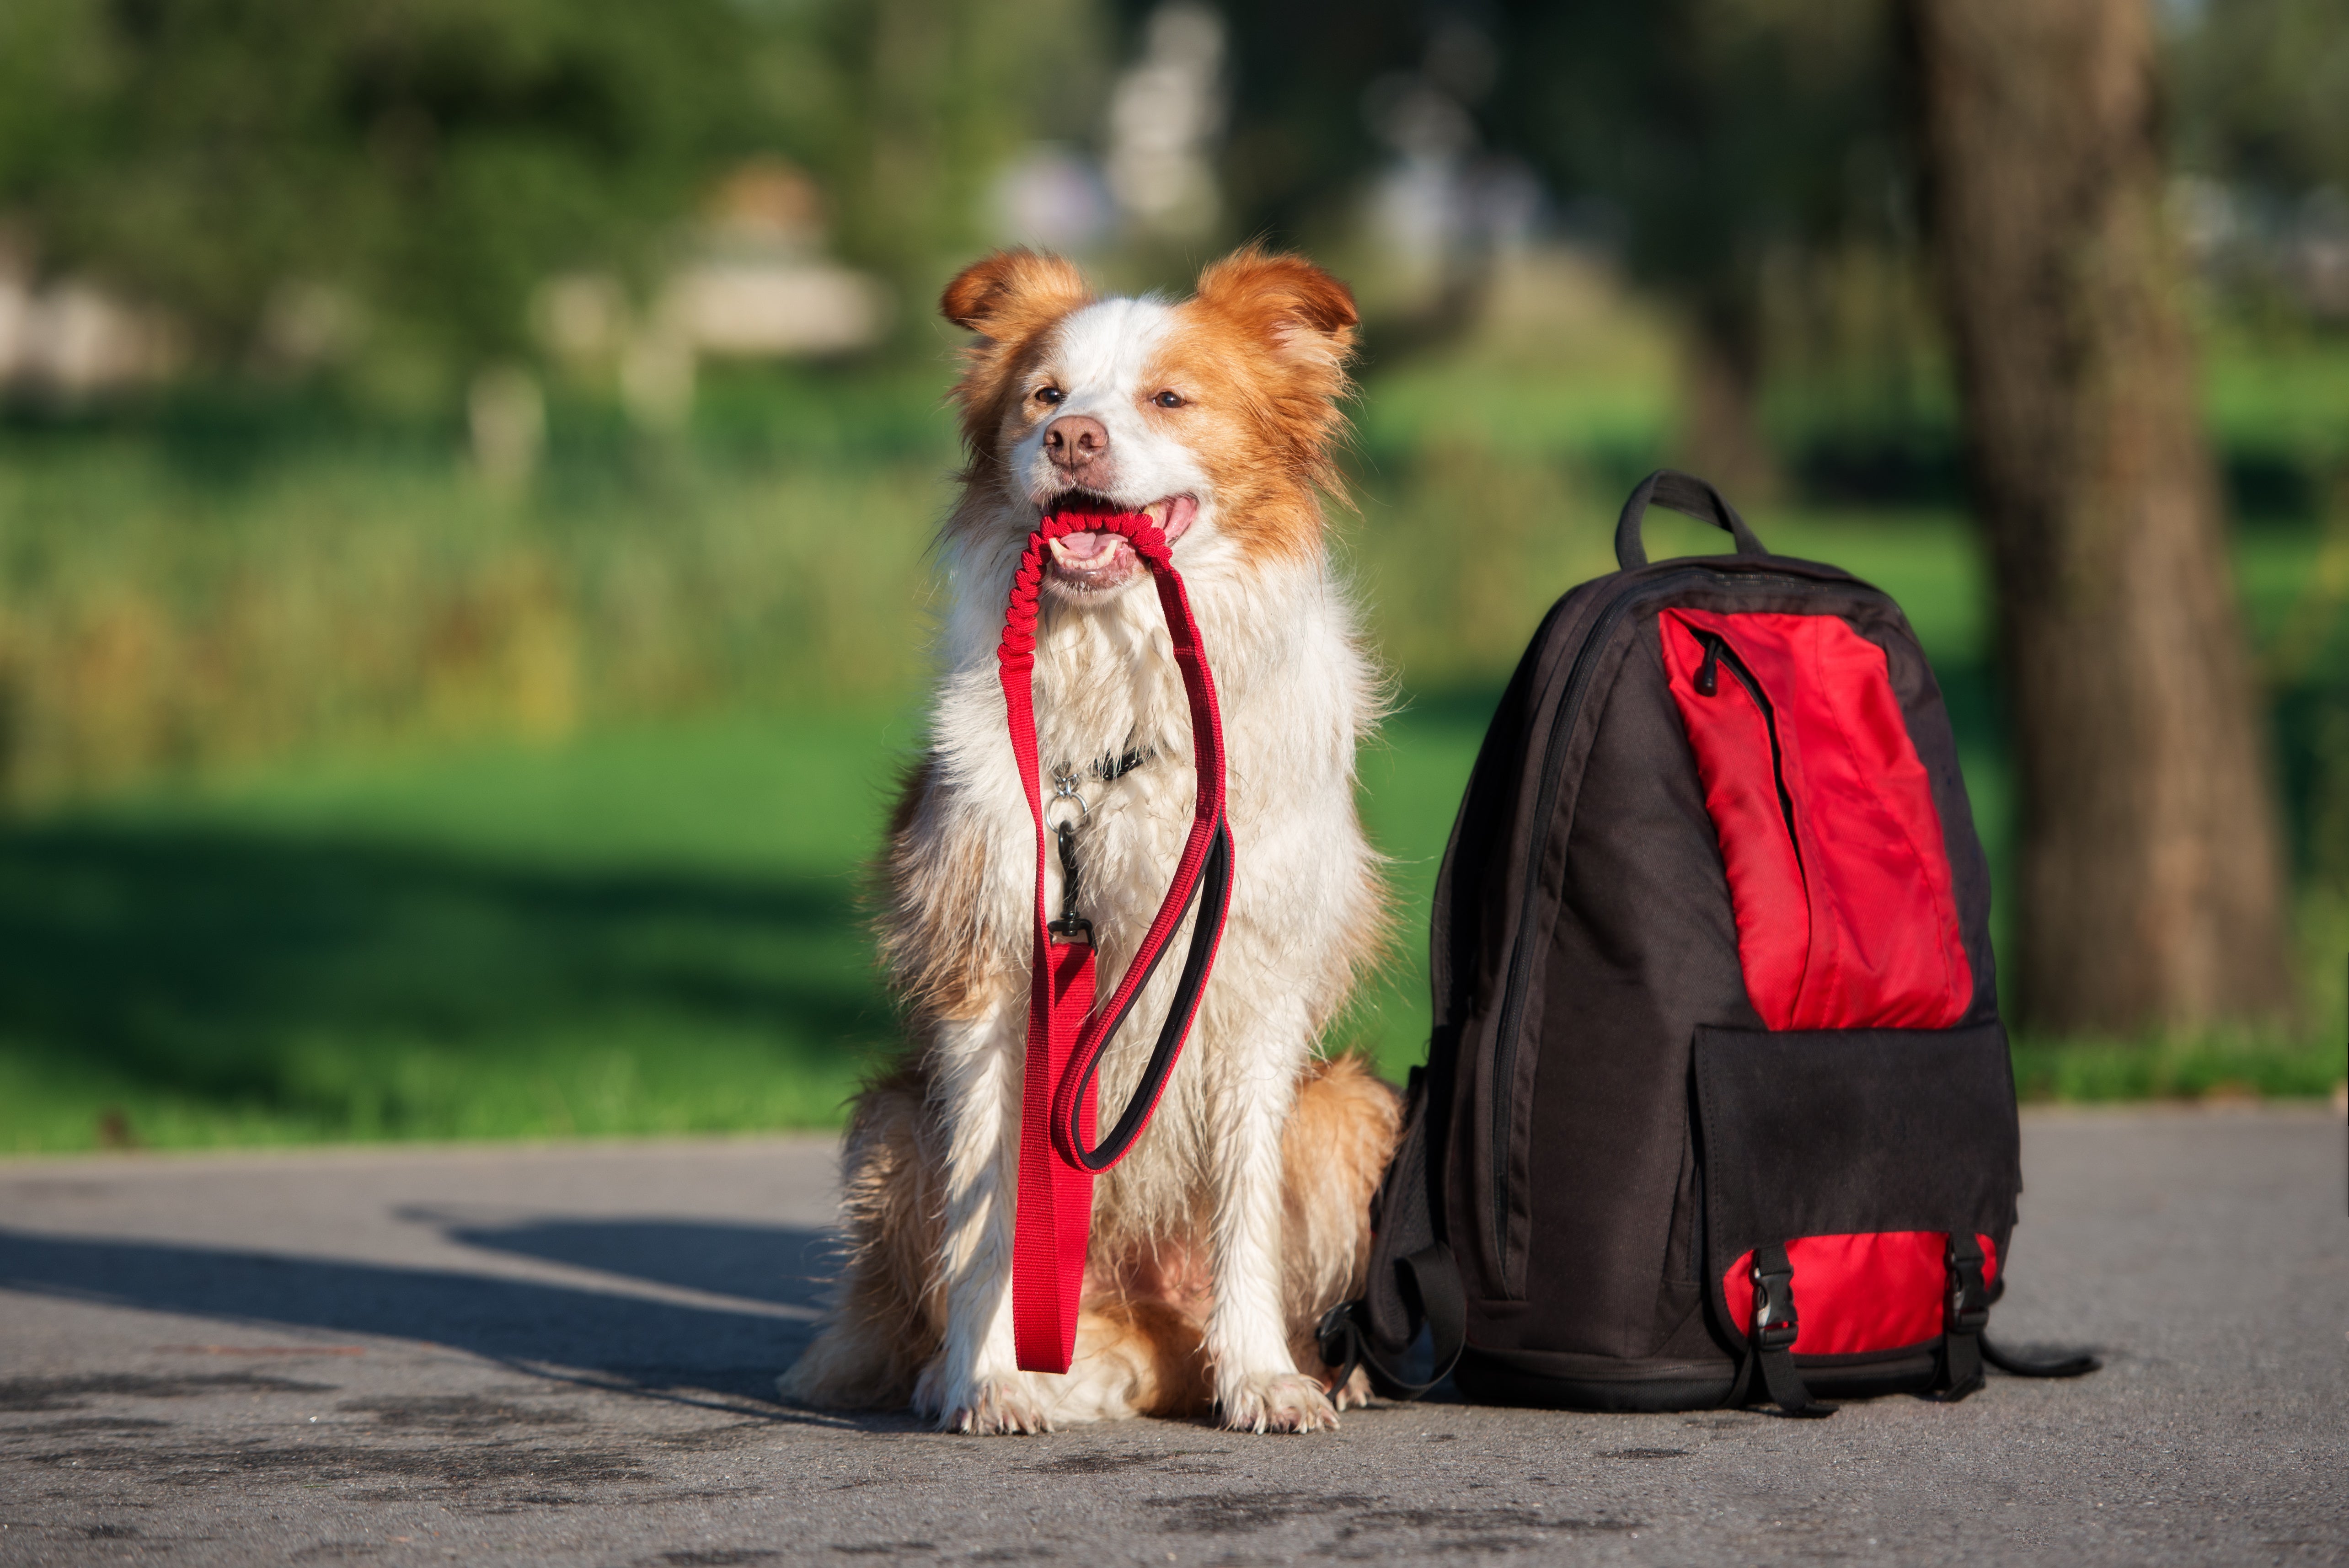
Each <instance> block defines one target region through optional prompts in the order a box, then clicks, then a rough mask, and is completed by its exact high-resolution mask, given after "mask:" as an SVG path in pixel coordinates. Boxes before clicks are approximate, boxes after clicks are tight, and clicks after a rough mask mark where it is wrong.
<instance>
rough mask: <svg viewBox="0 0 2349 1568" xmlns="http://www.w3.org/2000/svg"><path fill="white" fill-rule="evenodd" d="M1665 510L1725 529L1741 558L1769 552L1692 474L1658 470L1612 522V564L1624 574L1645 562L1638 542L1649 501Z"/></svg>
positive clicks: (1733, 510) (1717, 495)
mask: <svg viewBox="0 0 2349 1568" xmlns="http://www.w3.org/2000/svg"><path fill="white" fill-rule="evenodd" d="M1651 501H1652V502H1653V503H1654V504H1656V505H1657V506H1661V507H1668V508H1670V509H1671V510H1672V511H1677V512H1680V513H1682V515H1683V516H1687V517H1692V518H1695V519H1696V520H1697V521H1699V522H1709V523H1711V524H1713V526H1714V527H1715V528H1718V529H1722V530H1724V531H1727V532H1728V534H1729V535H1730V537H1731V538H1733V539H1734V540H1736V541H1737V553H1738V554H1740V555H1767V554H1769V553H1770V552H1769V550H1768V549H1767V548H1765V547H1764V544H1763V543H1762V542H1761V540H1759V539H1757V538H1755V537H1754V531H1753V530H1752V529H1750V528H1748V527H1746V526H1745V520H1744V518H1742V517H1740V516H1738V515H1737V509H1736V508H1735V507H1733V506H1732V505H1730V504H1729V503H1728V502H1727V501H1725V500H1723V499H1722V498H1721V492H1720V491H1719V490H1715V489H1713V487H1712V486H1711V485H1709V484H1707V483H1705V481H1704V480H1701V479H1699V478H1697V477H1696V476H1695V475H1694V474H1684V473H1682V472H1681V471H1680V470H1679V469H1657V470H1656V471H1655V472H1654V473H1651V474H1650V475H1649V476H1648V477H1647V478H1646V479H1643V480H1640V483H1639V486H1638V488H1637V489H1635V490H1632V491H1631V499H1630V500H1627V501H1625V502H1624V503H1623V515H1622V516H1621V517H1620V518H1619V519H1617V520H1616V523H1615V563H1616V564H1617V565H1618V566H1620V567H1621V568H1622V569H1623V570H1624V571H1626V572H1632V571H1636V570H1638V569H1639V568H1640V567H1642V566H1645V565H1646V564H1647V563H1648V547H1647V546H1646V545H1644V544H1642V543H1640V519H1641V518H1643V517H1645V516H1647V514H1648V506H1649V503H1650V502H1651Z"/></svg>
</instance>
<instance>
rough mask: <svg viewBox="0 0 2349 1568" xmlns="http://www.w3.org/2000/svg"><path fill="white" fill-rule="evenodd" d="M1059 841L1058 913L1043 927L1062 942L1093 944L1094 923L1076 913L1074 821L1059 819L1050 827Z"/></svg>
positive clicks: (1075, 837)
mask: <svg viewBox="0 0 2349 1568" xmlns="http://www.w3.org/2000/svg"><path fill="white" fill-rule="evenodd" d="M1053 831H1054V833H1055V835H1056V836H1057V837H1058V838H1059V839H1060V841H1061V917H1060V918H1059V919H1058V920H1055V921H1053V922H1051V923H1049V924H1048V925H1046V926H1045V927H1044V929H1045V930H1046V931H1049V932H1050V933H1051V934H1052V940H1053V941H1055V942H1058V943H1061V944H1064V945H1068V944H1076V943H1080V942H1081V943H1083V944H1085V945H1086V946H1087V947H1091V946H1092V945H1093V923H1092V921H1090V920H1087V919H1086V918H1085V917H1084V916H1083V915H1081V914H1079V913H1077V825H1076V824H1075V823H1074V822H1062V823H1061V825H1060V826H1059V827H1058V828H1056V829H1055V830H1053Z"/></svg>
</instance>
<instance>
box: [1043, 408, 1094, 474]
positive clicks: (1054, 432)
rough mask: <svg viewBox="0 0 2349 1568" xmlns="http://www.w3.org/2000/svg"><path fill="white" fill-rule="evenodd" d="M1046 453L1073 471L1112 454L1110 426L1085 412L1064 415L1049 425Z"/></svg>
mask: <svg viewBox="0 0 2349 1568" xmlns="http://www.w3.org/2000/svg"><path fill="white" fill-rule="evenodd" d="M1044 455H1045V456H1046V457H1048V458H1050V459H1052V466H1053V467H1055V468H1061V469H1068V470H1069V471H1070V472H1071V473H1072V474H1073V473H1075V472H1077V471H1078V470H1079V469H1084V468H1087V467H1089V466H1091V465H1092V464H1093V463H1096V462H1098V461H1100V460H1101V459H1103V458H1105V457H1107V456H1108V455H1109V428H1108V427H1107V426H1105V425H1103V424H1102V422H1101V421H1100V420H1099V419H1090V418H1086V417H1085V416H1084V415H1082V414H1063V415H1062V416H1061V418H1057V419H1055V420H1053V421H1052V422H1051V424H1050V425H1049V426H1047V427H1046V428H1045V430H1044Z"/></svg>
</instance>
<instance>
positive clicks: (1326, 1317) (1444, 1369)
mask: <svg viewBox="0 0 2349 1568" xmlns="http://www.w3.org/2000/svg"><path fill="white" fill-rule="evenodd" d="M1395 1274H1396V1276H1397V1283H1398V1284H1402V1286H1403V1306H1404V1310H1405V1311H1406V1312H1407V1313H1409V1314H1410V1315H1411V1317H1412V1318H1413V1321H1414V1322H1418V1323H1424V1324H1426V1325H1427V1331H1428V1340H1429V1350H1430V1352H1431V1354H1430V1356H1429V1358H1428V1359H1429V1363H1430V1367H1431V1370H1430V1373H1429V1376H1428V1378H1427V1380H1426V1381H1425V1382H1423V1383H1414V1382H1413V1381H1411V1380H1410V1379H1409V1378H1407V1377H1403V1376H1402V1373H1400V1372H1398V1371H1396V1370H1395V1369H1394V1368H1393V1367H1390V1366H1388V1365H1387V1363H1386V1362H1385V1360H1383V1359H1382V1358H1381V1357H1380V1355H1379V1353H1378V1350H1377V1348H1376V1347H1375V1346H1374V1345H1373V1344H1372V1343H1371V1336H1370V1333H1369V1329H1368V1318H1369V1314H1370V1303H1369V1302H1367V1301H1341V1302H1340V1303H1339V1304H1338V1305H1335V1306H1333V1307H1331V1308H1330V1310H1329V1311H1327V1312H1325V1313H1323V1314H1322V1315H1321V1322H1320V1324H1319V1326H1317V1327H1316V1328H1315V1329H1314V1331H1313V1337H1314V1342H1315V1346H1316V1347H1317V1348H1318V1349H1319V1351H1320V1352H1321V1359H1322V1362H1323V1363H1324V1364H1325V1365H1327V1366H1328V1367H1329V1368H1330V1392H1332V1393H1335V1392H1337V1391H1338V1390H1339V1389H1340V1388H1343V1387H1345V1386H1346V1381H1347V1379H1348V1378H1350V1377H1353V1375H1354V1368H1355V1367H1368V1368H1369V1369H1370V1374H1371V1387H1373V1388H1376V1389H1377V1390H1378V1391H1379V1392H1380V1393H1381V1394H1382V1395H1384V1396H1385V1397H1386V1398H1390V1399H1416V1398H1419V1397H1420V1396H1421V1395H1423V1394H1425V1393H1427V1392H1428V1391H1429V1390H1430V1389H1432V1388H1433V1387H1435V1386H1436V1385H1437V1384H1439V1383H1441V1382H1443V1381H1444V1379H1445V1378H1446V1377H1451V1376H1452V1369H1453V1368H1454V1367H1456V1366H1458V1365H1459V1363H1460V1353H1461V1352H1462V1351H1463V1350H1464V1349H1466V1348H1467V1346H1468V1295H1467V1292H1466V1291H1465V1290H1464V1289H1463V1288H1462V1287H1461V1284H1460V1269H1459V1266H1458V1265H1457V1264H1454V1262H1453V1259H1452V1249H1451V1248H1450V1247H1447V1246H1445V1245H1444V1243H1442V1242H1437V1243H1434V1244H1433V1245H1431V1246H1425V1247H1422V1248H1421V1249H1420V1250H1419V1251H1417V1252H1415V1253H1412V1254H1411V1255H1410V1256H1409V1257H1403V1258H1397V1259H1396V1260H1395Z"/></svg>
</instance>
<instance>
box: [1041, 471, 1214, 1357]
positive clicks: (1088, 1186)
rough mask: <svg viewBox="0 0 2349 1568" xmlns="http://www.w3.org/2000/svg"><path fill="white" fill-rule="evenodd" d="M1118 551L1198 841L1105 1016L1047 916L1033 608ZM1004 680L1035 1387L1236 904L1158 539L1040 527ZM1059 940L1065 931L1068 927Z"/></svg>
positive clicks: (1139, 530) (1207, 724) (1206, 732)
mask: <svg viewBox="0 0 2349 1568" xmlns="http://www.w3.org/2000/svg"><path fill="white" fill-rule="evenodd" d="M1078 532H1098V533H1115V534H1119V535H1122V536H1123V538H1124V539H1125V540H1126V542H1128V543H1129V544H1131V545H1132V546H1133V552H1134V553H1135V554H1136V555H1137V556H1139V557H1140V558H1141V559H1142V561H1143V563H1144V564H1145V565H1147V566H1148V567H1149V568H1150V571H1151V574H1152V576H1153V577H1154V579H1155V580H1156V582H1157V585H1158V603H1159V604H1160V605H1161V606H1162V607H1163V608H1164V611H1165V612H1166V628H1167V632H1168V634H1170V635H1171V637H1172V638H1173V640H1174V664H1175V667H1176V668H1177V669H1179V670H1180V671H1181V672H1182V676H1183V689H1184V691H1185V694H1186V695H1187V696H1189V698H1190V703H1191V734H1192V749H1193V751H1194V752H1195V754H1196V761H1197V772H1198V796H1197V803H1196V804H1195V806H1194V807H1193V809H1192V816H1191V836H1190V838H1189V839H1188V840H1186V841H1185V843H1184V846H1183V858H1182V860H1181V861H1179V862H1177V864H1176V866H1175V869H1174V884H1173V885H1172V886H1170V887H1169V888H1168V889H1167V890H1166V897H1165V900H1164V902H1163V903H1160V905H1159V906H1158V915H1157V918H1156V919H1154V920H1153V921H1152V922H1151V923H1150V929H1149V931H1148V932H1147V933H1145V934H1143V939H1142V945H1141V947H1140V948H1138V949H1137V950H1136V951H1135V953H1134V955H1133V963H1132V964H1130V965H1127V966H1126V971H1125V977H1124V979H1123V980H1122V981H1121V982H1119V984H1118V988H1117V990H1116V992H1115V994H1114V995H1112V996H1111V997H1110V1000H1109V1002H1108V1005H1107V1006H1102V1007H1101V1008H1099V1009H1096V1008H1095V1007H1094V1006H1093V949H1092V943H1091V941H1090V940H1081V941H1080V940H1072V938H1073V937H1074V936H1075V931H1074V929H1073V927H1068V928H1066V929H1055V923H1053V922H1051V921H1050V919H1049V918H1048V917H1047V915H1046V913H1045V907H1044V904H1045V899H1044V889H1045V875H1046V872H1045V865H1046V860H1045V849H1046V841H1047V838H1048V830H1047V828H1046V824H1045V821H1044V795H1043V784H1042V779H1041V768H1042V764H1041V760H1040V758H1039V757H1038V754H1037V748H1036V698H1035V690H1034V676H1035V669H1036V614H1037V597H1038V594H1039V593H1040V592H1041V590H1042V586H1043V580H1044V552H1045V550H1046V548H1047V547H1048V546H1049V544H1050V542H1051V541H1052V540H1055V539H1058V538H1060V537H1061V535H1063V534H1067V533H1078ZM996 659H997V661H998V663H999V665H1000V666H1001V674H1002V677H1003V697H1004V705H1005V707H1006V709H1007V710H1008V714H1009V720H1010V728H1011V749H1012V752H1013V754H1014V755H1015V756H1017V757H1018V758H1019V779H1020V784H1021V787H1022V788H1024V789H1026V790H1027V791H1028V810H1029V813H1030V816H1032V817H1033V818H1034V819H1035V823H1036V947H1035V961H1034V964H1033V965H1032V968H1031V971H1030V974H1031V976H1032V978H1031V981H1030V991H1029V996H1028V1059H1027V1070H1026V1075H1025V1078H1024V1081H1023V1084H1022V1088H1021V1097H1020V1108H1019V1206H1018V1208H1017V1210H1016V1211H1015V1220H1014V1233H1013V1240H1012V1265H1011V1310H1012V1331H1013V1338H1014V1340H1015V1342H1016V1344H1017V1346H1018V1349H1019V1366H1020V1367H1021V1369H1022V1370H1024V1371H1030V1372H1066V1371H1067V1370H1068V1369H1069V1363H1070V1361H1071V1358H1072V1357H1073V1356H1074V1355H1075V1353H1076V1344H1077V1307H1078V1304H1079V1300H1080V1298H1081V1296H1082V1295H1083V1292H1084V1283H1085V1247H1086V1243H1087V1242H1088V1240H1089V1239H1090V1237H1091V1234H1092V1208H1093V1178H1094V1177H1095V1176H1097V1175H1099V1174H1100V1173H1101V1172H1102V1171H1107V1170H1108V1169H1110V1168H1111V1167H1112V1166H1113V1165H1115V1164H1116V1163H1117V1162H1118V1161H1120V1160H1123V1158H1125V1154H1126V1151H1127V1150H1130V1149H1131V1148H1133V1140H1134V1139H1135V1138H1136V1137H1138V1136H1139V1135H1140V1134H1141V1132H1142V1130H1143V1128H1144V1127H1146V1126H1147V1125H1149V1122H1150V1117H1151V1113H1152V1112H1153V1111H1154V1110H1155V1109H1157V1107H1158V1097H1159V1095H1160V1094H1161V1093H1162V1092H1163V1091H1164V1089H1165V1087H1166V1078H1167V1075H1168V1074H1169V1073H1171V1072H1172V1071H1173V1070H1174V1060H1175V1058H1176V1057H1178V1056H1180V1055H1181V1054H1182V1051H1183V1042H1184V1039H1185V1037H1187V1036H1188V1035H1189V1034H1190V1032H1191V1020H1192V1017H1193V1016H1194V1015H1195V1014H1196V1012H1197V1011H1198V1006H1199V993H1200V991H1201V990H1202V989H1203V988H1204V987H1205V986H1206V983H1207V974H1208V971H1209V970H1210V969H1212V968H1213V967H1214V965H1215V962H1216V944H1217V943H1218V942H1219V941H1220V940H1221V939H1222V936H1223V930H1224V913H1225V909H1226V905H1227V904H1228V903H1229V900H1230V895H1231V874H1232V837H1231V830H1230V828H1229V826H1228V825H1227V824H1226V821H1225V820H1224V728H1223V719H1222V717H1221V715H1220V714H1219V713H1218V712H1217V711H1216V683H1215V678H1214V676H1212V675H1210V674H1209V673H1208V669H1207V660H1206V654H1205V653H1204V652H1203V651H1202V650H1201V648H1200V645H1199V626H1198V623H1197V622H1196V621H1195V619H1194V618H1193V617H1192V614H1191V600H1190V596H1189V595H1188V594H1187V593H1185V592H1184V590H1183V579H1182V577H1181V576H1180V575H1178V574H1177V573H1176V572H1175V570H1174V561H1173V558H1172V557H1171V556H1170V554H1169V553H1168V550H1167V544H1166V536H1165V534H1164V532H1163V531H1161V530H1160V529H1159V527H1158V525H1157V524H1155V523H1154V522H1152V521H1150V519H1149V518H1148V517H1147V516H1146V515H1144V514H1143V513H1140V512H1125V513H1119V514H1115V515H1105V514H1102V513H1097V512H1073V511H1063V512H1061V513H1058V514H1056V515H1054V516H1052V517H1050V518H1047V519H1045V521H1044V522H1043V524H1042V526H1040V528H1038V529H1037V531H1035V532H1034V533H1032V534H1030V536H1029V539H1028V548H1027V550H1026V551H1025V552H1023V553H1022V554H1021V555H1020V557H1019V571H1018V572H1017V573H1014V574H1013V577H1012V581H1011V602H1010V603H1009V606H1008V608H1007V609H1006V611H1005V613H1004V617H1003V641H1002V643H1001V645H999V647H998V648H997V650H996ZM1194 898H1196V899H1197V901H1198V903H1199V918H1198V921H1197V923H1195V924H1194V925H1193V926H1192V928H1191V948H1190V953H1189V954H1188V956H1187V957H1186V958H1185V960H1184V964H1183V975H1182V979H1181V983H1180V984H1179V985H1177V986H1176V988H1175V995H1174V1005H1173V1006H1170V1007H1169V1008H1168V1009H1167V1012H1166V1022H1165V1025H1164V1027H1163V1028H1162V1029H1161V1030H1160V1032H1159V1036H1158V1045H1157V1047H1156V1048H1155V1049H1154V1050H1153V1051H1152V1053H1151V1057H1150V1063H1149V1066H1148V1067H1147V1068H1144V1069H1143V1075H1142V1081H1141V1082H1140V1083H1139V1084H1138V1085H1137V1086H1136V1087H1135V1088H1134V1092H1133V1099H1132V1100H1131V1101H1130V1102H1128V1104H1127V1105H1126V1108H1125V1109H1124V1110H1123V1111H1122V1112H1121V1113H1120V1114H1119V1116H1118V1119H1117V1124H1116V1125H1115V1126H1114V1127H1113V1128H1112V1129H1111V1130H1110V1135H1109V1136H1108V1137H1107V1138H1105V1139H1103V1140H1102V1141H1101V1142H1100V1143H1099V1144H1096V1143H1094V1141H1093V1125H1094V1119H1093V1101H1094V1098H1095V1093H1096V1084H1097V1079H1098V1078H1099V1077H1100V1072H1101V1058H1102V1050H1103V1049H1104V1048H1105V1047H1107V1046H1108V1044H1109V1041H1110V1038H1111V1037H1112V1036H1113V1035H1115V1034H1116V1033H1117V1030H1118V1026H1120V1025H1122V1024H1123V1023H1124V1022H1125V1016H1126V1014H1128V1013H1129V1012H1131V1011H1132V1010H1133V1004H1134V999H1135V998H1136V997H1137V996H1138V995H1140V994H1141V991H1142V988H1143V986H1144V985H1147V984H1148V983H1149V981H1150V977H1151V975H1152V974H1153V973H1154V971H1155V970H1156V969H1157V967H1158V961H1159V960H1160V959H1161V958H1162V957H1164V955H1165V950H1166V945H1167V944H1168V943H1169V942H1170V941H1171V940H1172V939H1173V937H1174V929H1175V927H1176V926H1178V925H1180V924H1181V923H1183V917H1184V915H1185V913H1187V912H1188V911H1189V909H1190V907H1191V904H1192V902H1193V900H1194ZM1066 924H1067V923H1062V925H1063V926H1066Z"/></svg>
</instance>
